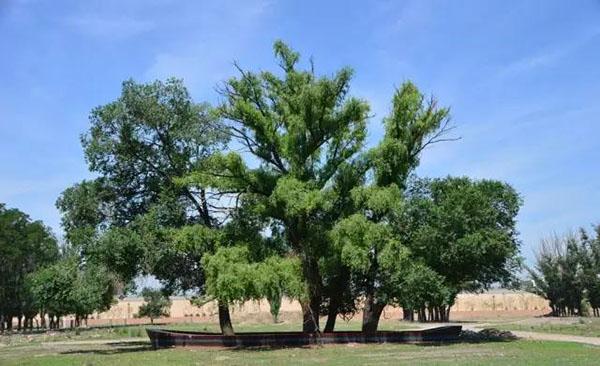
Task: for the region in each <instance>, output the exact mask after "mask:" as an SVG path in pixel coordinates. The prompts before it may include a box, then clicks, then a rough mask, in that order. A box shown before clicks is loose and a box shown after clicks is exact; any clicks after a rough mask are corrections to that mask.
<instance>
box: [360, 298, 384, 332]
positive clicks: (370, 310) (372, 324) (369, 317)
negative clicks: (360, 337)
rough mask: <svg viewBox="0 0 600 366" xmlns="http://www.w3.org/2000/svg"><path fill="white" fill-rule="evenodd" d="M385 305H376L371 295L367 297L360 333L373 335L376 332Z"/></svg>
mask: <svg viewBox="0 0 600 366" xmlns="http://www.w3.org/2000/svg"><path fill="white" fill-rule="evenodd" d="M384 307H385V304H381V303H377V302H376V301H375V297H374V296H373V295H372V294H369V295H367V298H366V299H365V306H364V309H363V322H362V331H363V333H365V334H374V333H375V332H377V326H378V325H379V318H380V317H381V313H382V312H383V308H384Z"/></svg>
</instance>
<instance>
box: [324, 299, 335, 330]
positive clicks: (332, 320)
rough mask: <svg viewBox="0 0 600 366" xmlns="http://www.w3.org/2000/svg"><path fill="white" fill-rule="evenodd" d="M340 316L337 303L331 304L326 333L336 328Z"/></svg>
mask: <svg viewBox="0 0 600 366" xmlns="http://www.w3.org/2000/svg"><path fill="white" fill-rule="evenodd" d="M337 316H338V311H337V305H335V306H332V304H331V303H330V304H329V310H328V313H327V322H326V323H325V330H324V331H325V333H331V332H333V331H334V329H335V321H336V319H337Z"/></svg>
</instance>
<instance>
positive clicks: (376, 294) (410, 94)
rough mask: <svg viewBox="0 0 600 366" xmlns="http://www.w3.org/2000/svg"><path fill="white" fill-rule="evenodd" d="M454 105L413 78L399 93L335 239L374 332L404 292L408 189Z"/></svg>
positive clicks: (367, 156) (441, 134)
mask: <svg viewBox="0 0 600 366" xmlns="http://www.w3.org/2000/svg"><path fill="white" fill-rule="evenodd" d="M448 122H449V118H448V109H446V108H439V107H437V103H436V101H435V100H434V99H429V100H427V99H426V98H425V97H424V96H423V94H421V93H420V92H419V90H418V89H417V88H416V87H415V85H414V84H412V83H410V82H406V83H404V84H403V85H402V86H401V87H400V88H399V89H398V90H397V92H396V94H395V95H394V98H393V100H392V109H391V113H390V115H389V116H388V117H387V118H385V119H384V121H383V124H384V126H385V135H384V138H383V140H382V141H381V142H380V143H379V144H378V146H377V147H375V148H373V149H371V150H370V151H368V152H367V153H366V154H365V157H364V160H365V163H364V164H363V166H364V167H365V168H366V169H364V172H363V173H369V176H372V178H371V179H367V177H365V179H364V180H365V182H366V185H362V186H358V187H355V188H354V189H353V190H352V191H351V193H350V195H351V197H352V201H353V204H354V207H355V213H354V214H353V215H351V216H349V217H347V218H344V219H342V220H340V221H339V222H338V223H337V224H336V226H335V228H334V230H333V240H334V242H335V243H336V245H337V246H338V248H339V251H340V252H341V257H342V260H343V261H344V263H345V264H346V265H347V266H349V267H350V268H351V269H352V271H353V274H354V276H353V277H354V281H355V283H356V285H357V286H358V287H359V288H360V290H361V292H360V293H361V295H362V296H363V297H364V299H365V304H364V309H363V331H365V332H374V331H376V330H377V324H378V322H379V317H380V315H381V312H382V311H383V308H384V307H385V306H386V305H387V304H389V303H393V302H394V300H393V299H394V298H397V292H398V291H399V288H398V285H399V284H398V283H396V282H394V281H393V280H394V279H395V278H396V277H397V276H394V273H397V272H400V271H403V270H406V269H405V267H406V266H407V261H406V258H407V256H408V251H407V250H406V246H405V244H404V243H402V241H401V240H400V238H399V237H398V235H395V233H394V227H393V224H394V223H395V222H397V221H398V217H401V216H402V214H403V209H404V207H403V201H404V193H403V190H404V189H405V187H406V180H407V178H408V175H409V173H410V172H411V171H412V170H414V169H415V168H416V167H417V165H418V163H419V157H420V153H421V152H422V151H423V149H425V148H426V147H427V146H429V145H431V144H434V143H437V142H440V141H443V140H445V139H446V138H445V137H444V134H445V133H446V132H447V131H448V130H449V128H448Z"/></svg>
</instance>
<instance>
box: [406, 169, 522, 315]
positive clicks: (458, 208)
mask: <svg viewBox="0 0 600 366" xmlns="http://www.w3.org/2000/svg"><path fill="white" fill-rule="evenodd" d="M406 197H407V198H406V210H405V214H404V215H403V216H402V217H401V220H400V221H399V222H398V223H397V224H396V233H397V235H398V237H399V239H400V240H401V241H402V242H403V243H405V245H407V247H408V249H410V251H411V257H412V259H413V260H414V261H418V262H421V263H424V264H426V265H427V266H428V267H429V268H431V269H432V270H434V271H435V272H436V273H437V274H439V275H441V276H442V277H443V279H444V287H445V290H444V291H450V296H449V297H447V300H446V301H444V302H443V303H440V304H438V305H436V306H435V307H436V308H438V309H437V311H438V312H439V313H440V317H441V320H448V314H449V311H450V306H452V305H453V303H454V299H455V297H456V295H457V294H458V293H459V292H460V291H477V290H481V289H486V288H488V287H489V286H490V285H492V284H494V283H502V284H510V283H511V281H513V280H514V279H515V278H514V273H515V270H516V269H517V268H518V266H519V265H520V257H519V244H520V242H519V240H518V236H517V235H518V232H517V230H516V216H517V213H518V212H519V208H520V206H521V203H522V201H521V198H520V197H519V195H518V194H517V192H516V191H515V190H514V188H512V187H511V186H510V185H508V184H507V183H503V182H499V181H493V180H479V181H478V180H471V179H469V178H453V177H447V178H442V179H425V180H416V181H414V182H413V185H412V186H411V187H409V190H408V191H407V193H406ZM410 310H414V311H418V310H419V309H410ZM420 318H421V319H422V320H424V319H423V313H421V314H420Z"/></svg>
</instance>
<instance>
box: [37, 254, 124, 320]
mask: <svg viewBox="0 0 600 366" xmlns="http://www.w3.org/2000/svg"><path fill="white" fill-rule="evenodd" d="M29 281H30V287H31V291H32V293H33V294H34V297H35V299H36V301H37V303H38V305H39V307H40V308H41V309H42V311H43V312H44V313H48V314H50V315H54V316H57V317H61V316H64V315H67V314H74V315H75V316H76V317H77V319H78V320H80V319H84V318H86V317H87V316H88V315H90V314H92V313H94V312H102V311H106V310H108V309H109V308H110V306H111V305H112V304H113V303H114V291H115V288H114V284H115V278H114V277H113V276H112V274H111V273H110V272H108V271H107V270H106V269H105V268H103V267H100V266H96V265H83V266H82V265H80V264H79V262H78V260H77V258H75V257H67V258H64V259H62V260H60V261H58V262H56V263H55V264H53V265H51V266H48V267H45V268H43V269H41V270H39V271H37V272H35V273H33V274H32V275H31V276H30V277H29Z"/></svg>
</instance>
